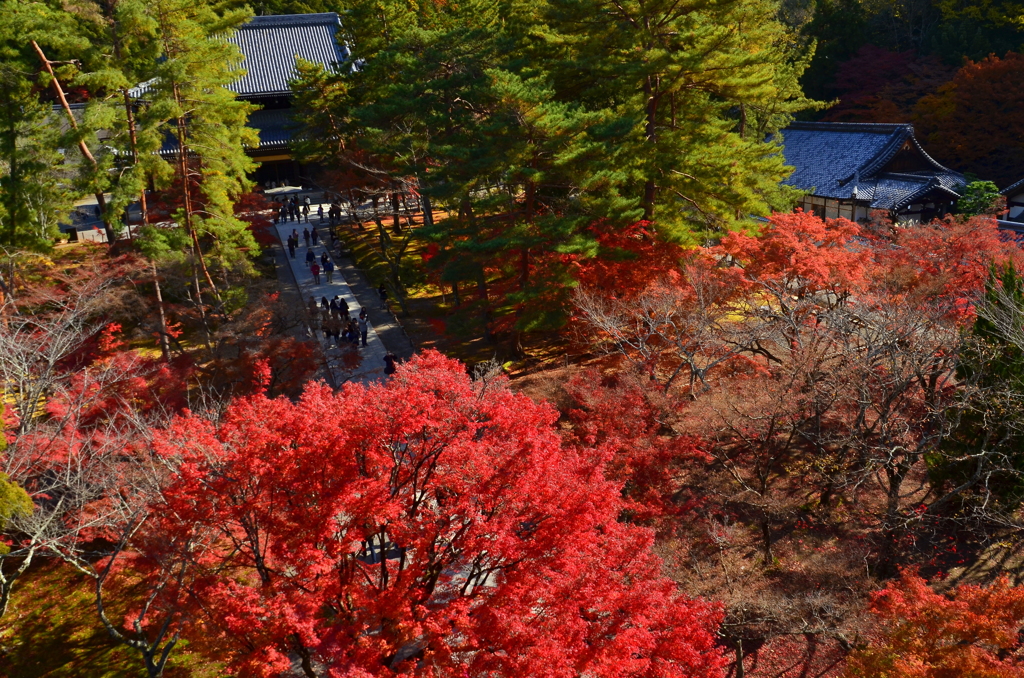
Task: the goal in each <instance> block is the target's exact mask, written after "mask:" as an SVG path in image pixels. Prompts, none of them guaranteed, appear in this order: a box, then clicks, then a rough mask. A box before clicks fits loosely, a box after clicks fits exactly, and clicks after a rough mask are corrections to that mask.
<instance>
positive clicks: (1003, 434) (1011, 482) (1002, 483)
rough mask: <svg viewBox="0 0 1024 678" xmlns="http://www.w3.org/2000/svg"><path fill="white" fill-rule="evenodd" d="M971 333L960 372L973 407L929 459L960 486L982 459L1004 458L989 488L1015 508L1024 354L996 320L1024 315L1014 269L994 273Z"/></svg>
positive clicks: (1022, 284)
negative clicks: (1019, 408)
mask: <svg viewBox="0 0 1024 678" xmlns="http://www.w3.org/2000/svg"><path fill="white" fill-rule="evenodd" d="M980 305H981V306H982V307H983V308H985V309H987V310H985V311H983V312H981V313H979V316H978V319H977V320H976V321H975V323H974V327H973V328H972V331H971V341H969V342H968V343H967V347H966V349H965V351H964V355H963V360H962V362H961V366H960V368H959V374H958V376H959V378H960V380H961V381H962V382H963V383H964V384H970V385H971V387H970V388H971V390H970V398H971V400H970V406H969V407H967V408H966V409H965V411H964V412H963V414H962V415H961V418H960V420H959V421H958V422H957V425H956V428H955V429H954V431H953V433H952V435H951V436H950V438H949V441H948V443H947V444H946V445H945V446H944V448H943V449H942V450H941V451H940V452H939V453H937V454H935V455H933V456H932V457H931V458H930V459H929V460H928V461H929V467H930V475H931V479H932V481H933V482H935V483H939V484H942V483H951V484H953V485H957V484H959V483H961V482H964V481H965V480H967V479H969V478H970V477H971V475H972V474H973V473H975V471H976V470H977V469H978V468H980V463H981V460H983V459H986V458H993V457H1000V458H1002V459H1003V467H1004V468H1005V471H1004V472H1002V473H999V474H995V475H993V476H992V477H990V478H989V479H988V480H987V482H986V483H985V485H986V486H987V487H988V488H989V489H990V490H992V491H993V492H994V493H995V495H996V497H997V498H999V499H1001V500H1004V501H1006V502H1009V503H1011V504H1013V505H1016V504H1018V503H1019V502H1020V501H1021V500H1022V499H1024V481H1022V480H1021V477H1022V474H1024V455H1022V454H1021V451H1022V449H1024V448H1022V447H1021V445H1022V443H1024V436H1022V430H1024V429H1022V428H1021V424H1022V423H1024V422H1022V420H1021V417H1020V412H1019V411H1018V403H1019V402H1020V398H1021V397H1022V395H1024V350H1022V349H1021V347H1020V346H1019V345H1018V342H1017V341H1015V337H1013V336H1010V335H1008V334H1007V330H1006V324H1005V323H1001V322H1000V323H996V322H993V320H992V318H994V317H1001V318H1016V321H1011V322H1016V323H1017V324H1018V325H1019V321H1020V318H1021V317H1022V314H1024V278H1022V277H1021V275H1020V273H1019V272H1018V271H1017V270H1016V269H1015V268H1014V267H1013V266H1012V265H1009V264H1008V265H1007V266H1006V267H1005V268H1004V269H1002V270H996V269H993V270H992V272H991V274H990V276H989V280H988V282H987V284H986V292H985V298H984V299H983V300H982V301H981V302H980Z"/></svg>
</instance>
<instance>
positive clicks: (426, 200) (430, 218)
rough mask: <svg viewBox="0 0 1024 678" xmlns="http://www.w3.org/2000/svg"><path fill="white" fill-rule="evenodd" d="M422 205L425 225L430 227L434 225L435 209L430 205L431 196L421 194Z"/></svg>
mask: <svg viewBox="0 0 1024 678" xmlns="http://www.w3.org/2000/svg"><path fill="white" fill-rule="evenodd" d="M420 206H421V207H422V208H423V225H424V226H427V227H428V228H429V227H431V226H433V225H434V209H433V208H432V207H431V206H430V196H428V195H423V194H421V195H420Z"/></svg>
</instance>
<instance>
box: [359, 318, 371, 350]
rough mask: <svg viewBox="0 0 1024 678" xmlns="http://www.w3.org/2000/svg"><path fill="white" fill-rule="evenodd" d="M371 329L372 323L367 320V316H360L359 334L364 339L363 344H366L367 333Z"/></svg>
mask: <svg viewBox="0 0 1024 678" xmlns="http://www.w3.org/2000/svg"><path fill="white" fill-rule="evenodd" d="M369 331H370V324H369V323H368V322H366V318H364V317H363V316H359V336H360V337H361V338H362V340H363V346H366V334H367V333H368V332H369Z"/></svg>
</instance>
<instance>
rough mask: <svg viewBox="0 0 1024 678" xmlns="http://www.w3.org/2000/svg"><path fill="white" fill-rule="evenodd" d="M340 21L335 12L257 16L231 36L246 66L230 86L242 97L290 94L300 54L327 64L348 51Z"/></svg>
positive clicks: (243, 64) (339, 59)
mask: <svg viewBox="0 0 1024 678" xmlns="http://www.w3.org/2000/svg"><path fill="white" fill-rule="evenodd" d="M340 25H341V22H340V20H339V19H338V15H337V14H335V13H333V12H327V13H323V14H288V15H282V16H258V17H255V18H254V19H253V20H252V21H250V22H249V23H247V24H245V25H243V26H241V27H239V29H238V31H237V32H236V33H235V34H234V35H233V36H231V37H230V38H228V40H229V41H231V42H233V43H234V44H236V45H238V48H239V49H240V50H241V52H242V54H243V56H244V58H243V60H242V64H241V67H242V68H244V69H245V70H246V74H245V75H243V76H242V77H241V78H239V79H238V80H237V81H235V83H234V84H232V85H231V86H230V89H231V90H232V91H234V92H237V93H238V95H239V96H242V97H247V96H261V95H262V96H266V95H281V94H287V93H288V92H290V91H291V88H290V87H289V85H288V81H289V80H291V79H292V78H294V77H295V61H296V58H297V57H301V58H302V59H305V60H306V61H312V62H313V63H317V64H321V65H323V66H326V67H328V68H330V67H331V66H333V65H334V64H338V63H341V62H342V61H344V60H345V59H346V58H347V57H348V51H347V50H346V49H345V48H343V47H341V46H340V45H338V42H337V39H336V38H335V33H336V32H337V30H338V27H339V26H340Z"/></svg>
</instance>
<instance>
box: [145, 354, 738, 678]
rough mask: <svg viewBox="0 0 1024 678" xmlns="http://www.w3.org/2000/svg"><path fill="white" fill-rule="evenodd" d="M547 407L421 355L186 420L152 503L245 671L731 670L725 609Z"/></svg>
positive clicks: (167, 452) (170, 438)
mask: <svg viewBox="0 0 1024 678" xmlns="http://www.w3.org/2000/svg"><path fill="white" fill-rule="evenodd" d="M556 417H557V413H556V412H555V411H554V410H553V409H552V408H550V407H548V406H545V405H540V404H537V403H534V402H532V401H531V400H529V399H528V398H527V397H525V396H522V395H517V394H514V393H512V392H511V391H510V390H509V389H507V388H506V386H505V385H504V384H503V383H502V382H501V381H500V380H486V379H481V380H478V381H475V382H474V381H471V380H470V379H469V378H468V377H467V376H466V373H465V369H464V368H463V367H462V366H461V365H460V364H459V363H457V362H456V361H453V360H449V359H447V358H444V357H442V356H441V355H440V354H438V353H434V352H427V353H424V354H421V355H420V356H417V357H416V358H414V359H413V360H411V361H410V362H409V363H407V364H405V365H404V366H402V367H401V368H400V369H399V371H398V373H397V374H396V375H395V376H394V377H393V378H392V379H391V380H390V381H388V382H387V383H385V384H382V385H373V386H369V387H364V386H361V385H356V384H349V385H346V386H345V387H344V388H343V389H342V391H341V392H340V393H337V394H334V393H332V392H331V391H330V389H328V388H326V387H324V386H322V385H311V386H310V387H308V388H307V389H306V391H305V393H304V394H303V396H302V398H301V399H299V400H298V402H292V401H289V400H287V399H284V398H278V399H274V400H271V399H268V398H267V397H265V396H263V395H255V396H251V397H249V398H245V399H240V400H237V401H235V403H234V404H232V405H231V406H230V407H229V409H228V411H227V412H226V414H225V416H224V417H223V419H222V420H221V422H220V423H219V424H218V425H213V424H211V423H209V422H207V421H204V420H201V419H199V418H198V417H193V416H187V417H184V418H182V419H180V420H179V421H178V422H177V423H176V424H175V425H174V426H173V427H172V428H171V429H170V430H169V431H168V432H167V433H166V434H162V435H159V436H158V438H157V442H156V443H155V445H156V449H157V450H158V451H160V453H161V454H163V455H164V456H165V458H167V459H169V460H174V461H175V462H176V463H178V464H179V467H178V468H179V470H178V472H177V474H176V477H175V479H174V480H173V482H172V483H171V484H170V486H169V487H168V488H167V489H166V491H165V493H164V500H163V503H162V504H161V505H159V506H157V507H154V510H155V512H156V514H158V515H159V516H160V517H161V528H162V530H163V531H164V533H165V534H167V535H169V538H168V539H167V540H165V543H168V544H171V543H185V542H187V543H188V544H190V551H189V553H188V556H189V557H190V558H191V559H192V567H193V568H194V569H193V575H191V576H193V577H194V579H193V580H192V581H194V584H193V593H192V596H193V598H194V599H195V600H196V601H197V605H198V606H199V607H200V608H201V609H202V610H204V614H208V615H209V616H210V618H211V622H212V624H209V625H207V627H206V629H205V631H207V632H209V631H211V630H212V629H219V630H220V632H221V634H222V636H223V639H224V640H225V641H226V643H227V644H228V645H229V646H230V648H231V650H230V653H229V656H228V659H229V660H230V663H231V665H232V666H233V667H234V670H236V671H237V672H238V673H237V674H236V675H266V676H269V675H280V672H281V671H283V670H286V669H287V668H288V667H289V666H290V665H291V663H292V662H293V661H295V662H296V663H299V664H301V665H302V667H303V670H304V671H305V673H306V675H331V676H375V675H380V676H384V675H388V676H392V675H407V676H470V675H472V676H483V675H522V676H527V675H528V676H576V675H592V676H651V677H657V676H683V675H685V676H708V677H710V676H719V675H721V671H722V666H723V661H722V657H721V654H720V652H719V650H718V649H716V647H715V636H714V630H715V628H716V626H717V624H718V621H719V619H720V613H719V610H718V608H717V607H716V606H714V605H711V604H708V603H704V602H700V601H694V600H689V599H686V598H685V597H683V596H681V595H680V594H679V593H678V592H677V591H676V589H675V586H674V585H673V584H672V583H671V582H670V581H669V580H667V579H665V578H663V577H662V575H661V574H660V567H661V564H660V560H659V559H658V558H657V557H655V556H654V555H652V553H651V551H650V546H651V541H652V534H651V532H649V531H648V530H646V529H643V528H640V527H636V526H631V525H626V524H622V523H619V522H618V521H617V516H618V514H619V512H620V510H621V509H622V507H623V503H622V501H621V500H620V498H619V492H618V487H617V486H616V484H615V483H612V482H609V481H608V480H606V479H605V477H604V474H603V472H602V464H601V461H600V460H595V459H593V458H591V456H590V455H585V454H582V453H580V452H579V451H577V450H576V449H574V448H571V447H568V446H565V445H563V444H562V443H561V441H560V438H559V436H558V433H557V431H556V429H555V428H554V426H553V425H554V423H555V419H556ZM185 535H187V536H188V537H187V538H184V536H185ZM197 544H202V547H197V546H196V545H197Z"/></svg>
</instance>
